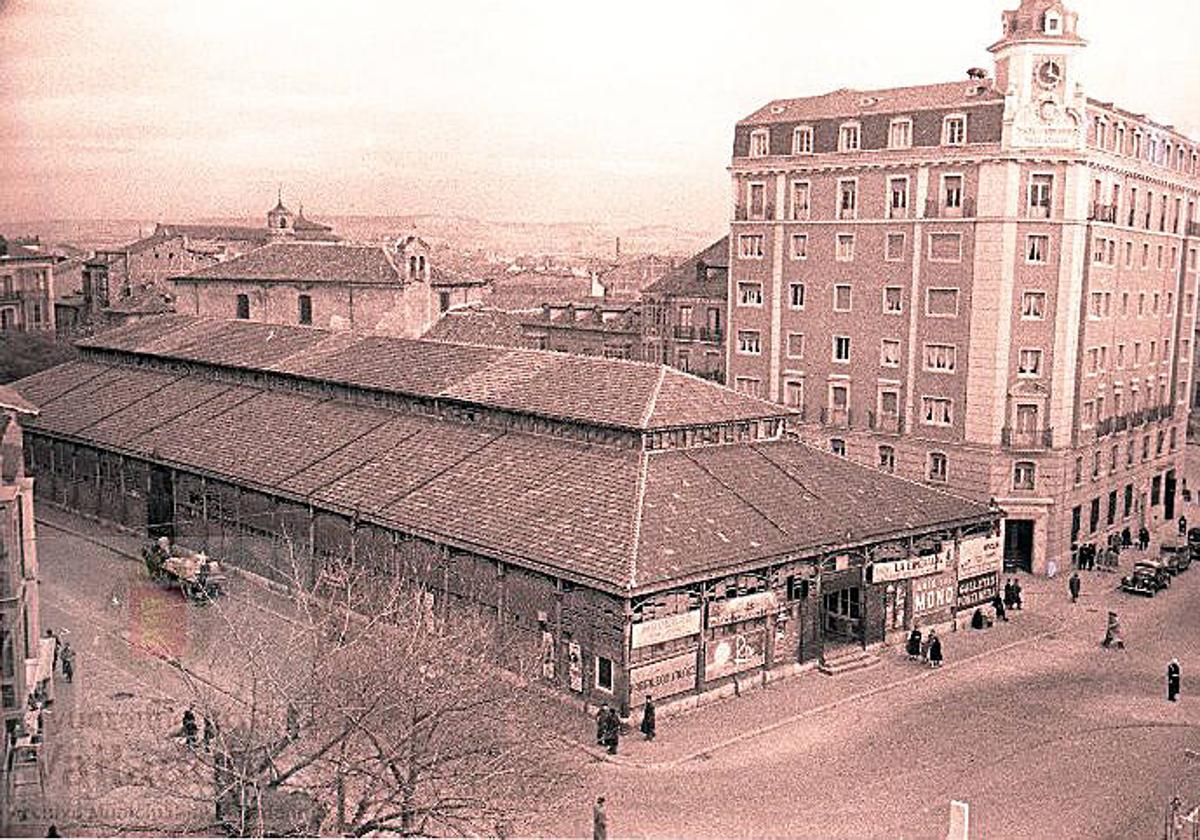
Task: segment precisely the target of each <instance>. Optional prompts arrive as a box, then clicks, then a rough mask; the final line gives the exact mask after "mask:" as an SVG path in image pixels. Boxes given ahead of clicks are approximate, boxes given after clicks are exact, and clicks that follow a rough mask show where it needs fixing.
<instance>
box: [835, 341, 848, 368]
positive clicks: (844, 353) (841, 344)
mask: <svg viewBox="0 0 1200 840" xmlns="http://www.w3.org/2000/svg"><path fill="white" fill-rule="evenodd" d="M833 360H834V361H835V362H848V361H850V336H848V335H835V336H834V337H833Z"/></svg>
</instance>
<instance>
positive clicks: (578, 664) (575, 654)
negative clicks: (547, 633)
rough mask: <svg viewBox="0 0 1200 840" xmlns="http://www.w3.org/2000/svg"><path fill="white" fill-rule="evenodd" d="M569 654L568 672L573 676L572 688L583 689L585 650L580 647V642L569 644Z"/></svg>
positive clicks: (574, 689)
mask: <svg viewBox="0 0 1200 840" xmlns="http://www.w3.org/2000/svg"><path fill="white" fill-rule="evenodd" d="M567 656H568V658H569V663H568V665H567V674H568V676H569V677H570V678H571V690H572V691H583V651H581V650H580V649H579V642H569V643H568V644H567Z"/></svg>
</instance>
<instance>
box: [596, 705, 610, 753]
mask: <svg viewBox="0 0 1200 840" xmlns="http://www.w3.org/2000/svg"><path fill="white" fill-rule="evenodd" d="M607 734H608V704H607V703H601V704H600V709H599V711H597V712H596V745H597V746H601V747H603V746H604V741H605V736H606V735H607Z"/></svg>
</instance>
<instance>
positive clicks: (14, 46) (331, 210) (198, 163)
mask: <svg viewBox="0 0 1200 840" xmlns="http://www.w3.org/2000/svg"><path fill="white" fill-rule="evenodd" d="M1016 5H1017V0H975V2H971V3H962V2H961V0H923V2H921V3H919V4H899V3H895V2H891V1H890V0H861V2H847V3H843V4H838V5H837V6H835V7H832V8H826V7H822V8H821V9H820V10H819V11H818V10H815V9H814V8H813V7H812V6H811V5H810V4H803V3H785V2H766V3H762V4H758V5H756V6H755V7H754V8H755V13H754V15H753V16H748V15H746V14H745V13H744V12H735V11H733V10H732V7H730V6H728V5H724V4H718V3H715V2H693V3H686V4H685V3H655V4H647V3H641V4H636V5H635V4H634V3H632V2H626V1H625V0H617V2H613V3H609V4H605V5H603V6H595V5H586V6H584V5H581V4H552V3H546V2H532V0H526V1H525V2H522V1H521V0H516V2H474V3H462V2H459V3H445V4H428V5H421V6H419V7H418V6H416V5H415V4H401V3H368V2H347V3H344V4H336V5H335V4H327V3H320V4H318V3H312V2H305V0H297V2H292V3H289V4H287V5H286V6H279V5H275V4H267V3H260V2H229V1H228V0H219V2H208V3H204V4H191V3H189V4H165V3H158V2H154V1H153V0H94V2H89V3H86V4H84V3H82V2H73V1H72V0H49V1H48V2H34V0H8V2H4V0H0V77H3V78H5V79H6V84H5V85H4V86H3V87H0V113H3V114H4V116H3V117H0V185H2V186H0V224H3V223H4V222H21V221H37V220H45V219H56V218H75V219H85V218H158V219H163V220H182V219H189V218H197V217H213V216H236V217H248V216H258V215H259V214H261V213H262V212H264V211H265V209H266V208H267V207H269V206H270V204H272V203H274V200H275V193H276V189H277V187H278V185H279V184H282V185H283V189H284V197H285V200H286V201H287V202H289V204H291V205H292V206H293V208H294V207H295V206H296V205H298V204H299V203H301V202H303V204H304V206H305V210H306V212H307V213H308V214H309V215H312V216H314V217H316V218H321V217H322V216H334V215H346V214H365V215H375V214H381V215H388V214H398V215H403V214H412V213H432V212H439V213H452V214H462V215H468V216H473V217H476V218H481V219H490V220H501V221H534V222H551V221H571V222H602V223H611V224H617V225H651V224H667V225H675V226H679V227H684V228H689V229H700V230H711V231H712V232H714V233H717V234H719V233H720V232H721V231H722V230H723V229H724V228H725V227H726V222H727V219H728V214H729V202H728V195H729V178H728V174H727V172H726V167H727V166H728V165H729V156H730V145H731V141H732V134H733V125H734V123H735V122H736V121H737V120H739V119H741V118H742V117H745V116H746V115H748V114H749V113H751V112H752V111H754V110H755V109H757V108H758V107H759V106H761V105H762V104H764V103H765V102H767V101H769V100H771V99H777V98H785V97H792V96H806V95H814V94H819V93H822V92H826V91H830V90H834V89H836V88H840V87H855V88H879V87H892V86H899V85H907V84H920V83H929V82H940V81H949V80H953V79H956V78H965V75H966V69H967V68H968V67H972V66H979V67H984V68H987V69H988V70H989V72H990V71H991V57H990V55H989V54H988V53H987V52H986V50H985V48H986V46H987V45H988V44H990V43H991V42H992V41H994V40H996V39H997V38H998V37H999V34H1000V31H999V30H1000V12H1001V11H1002V10H1003V9H1005V8H1009V7H1013V8H1015V7H1016ZM1068 5H1070V6H1071V7H1072V8H1073V9H1074V10H1075V11H1077V12H1079V14H1080V20H1081V22H1080V31H1081V33H1082V34H1083V35H1084V37H1086V38H1087V39H1088V40H1089V41H1090V42H1091V46H1090V47H1089V49H1088V50H1087V57H1088V63H1087V79H1088V84H1087V91H1088V94H1089V95H1090V96H1094V97H1097V98H1100V99H1104V100H1113V101H1115V102H1116V103H1117V104H1118V105H1119V106H1123V107H1128V108H1131V109H1133V110H1136V111H1144V112H1147V113H1149V114H1150V116H1151V117H1153V118H1155V119H1159V120H1163V121H1166V122H1171V123H1174V124H1175V125H1176V126H1177V127H1179V128H1181V129H1183V130H1185V131H1186V132H1187V133H1189V134H1190V135H1192V136H1193V137H1197V138H1200V97H1197V96H1196V95H1195V94H1196V92H1197V91H1198V90H1200V61H1197V60H1196V56H1195V53H1194V49H1193V46H1192V44H1191V43H1190V34H1189V33H1191V32H1194V31H1196V30H1197V28H1200V4H1197V3H1195V2H1194V0H1159V2H1154V3H1150V4H1145V5H1144V6H1140V7H1138V9H1139V11H1138V13H1136V14H1134V13H1132V12H1131V11H1130V6H1129V4H1128V3H1127V2H1125V0H1075V2H1069V3H1068ZM1147 12H1149V13H1147ZM868 26H869V30H868V29H867V27H868Z"/></svg>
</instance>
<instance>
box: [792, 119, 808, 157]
mask: <svg viewBox="0 0 1200 840" xmlns="http://www.w3.org/2000/svg"><path fill="white" fill-rule="evenodd" d="M812 151H813V130H812V126H810V125H798V126H796V128H795V129H794V130H793V131H792V154H794V155H811V154H812Z"/></svg>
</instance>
